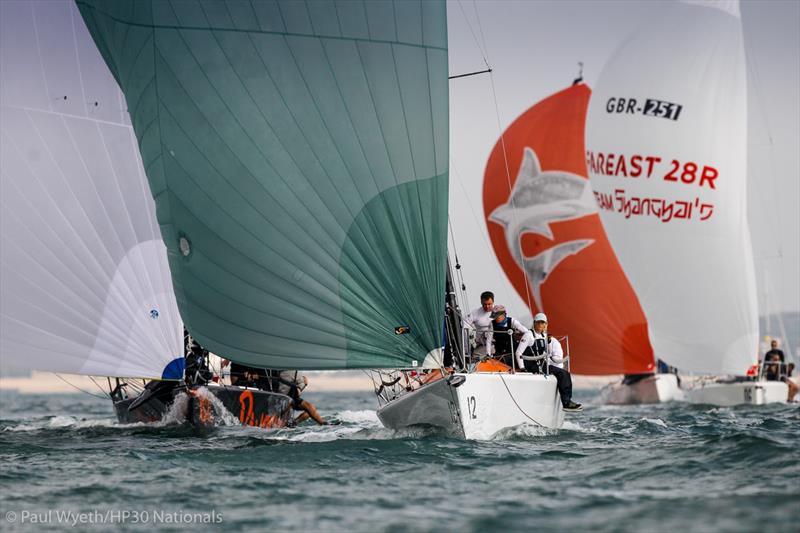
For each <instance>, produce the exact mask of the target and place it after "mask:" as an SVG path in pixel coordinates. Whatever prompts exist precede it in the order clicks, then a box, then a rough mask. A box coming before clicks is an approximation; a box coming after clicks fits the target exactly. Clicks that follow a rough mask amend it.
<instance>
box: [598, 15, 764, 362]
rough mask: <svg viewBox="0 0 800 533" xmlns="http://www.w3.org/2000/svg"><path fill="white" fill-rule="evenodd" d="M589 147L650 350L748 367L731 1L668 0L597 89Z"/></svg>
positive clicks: (753, 305)
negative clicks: (643, 319)
mask: <svg viewBox="0 0 800 533" xmlns="http://www.w3.org/2000/svg"><path fill="white" fill-rule="evenodd" d="M586 150H587V153H586V158H587V166H588V169H589V174H590V179H591V183H592V187H593V189H594V192H595V197H596V199H597V201H598V205H599V207H600V213H601V217H602V220H603V224H604V226H605V228H606V231H607V232H608V236H609V238H610V240H611V244H612V246H613V248H614V250H615V252H616V254H617V257H618V258H619V260H620V262H621V264H622V266H623V269H624V271H625V273H626V275H627V276H628V278H629V279H630V281H631V283H632V285H633V287H634V290H635V292H636V294H637V296H638V298H639V300H640V303H641V305H642V308H643V310H644V312H645V316H646V318H647V322H648V328H649V336H650V340H651V342H652V345H653V350H654V354H655V356H656V357H657V358H660V359H663V360H664V361H667V362H668V363H669V364H671V365H673V366H677V367H678V368H680V369H682V370H687V371H695V372H708V373H714V374H722V373H730V374H743V373H744V372H745V371H746V369H747V368H748V366H749V365H750V364H751V363H753V362H755V360H756V357H757V350H758V320H757V300H756V289H755V275H754V268H753V255H752V248H751V244H750V231H749V228H748V224H747V198H746V170H747V91H746V70H745V55H744V49H743V42H742V28H741V20H740V19H739V17H738V5H736V4H735V3H731V2H718V3H715V4H702V3H696V2H695V3H669V4H666V5H663V6H662V10H661V11H660V12H659V13H658V15H657V16H653V17H651V19H650V20H649V21H648V22H647V23H646V25H645V26H643V27H642V28H641V29H640V31H639V32H638V33H637V34H636V35H634V36H633V37H632V38H630V39H627V40H626V41H625V43H624V44H623V45H622V46H621V47H620V48H619V49H618V50H617V51H616V53H615V54H614V55H613V57H612V58H611V59H610V61H609V62H608V63H607V65H606V66H605V68H604V70H603V72H602V74H601V76H600V79H599V80H598V83H597V86H596V88H595V90H594V93H593V95H592V99H591V103H590V107H589V113H588V117H587V126H586Z"/></svg>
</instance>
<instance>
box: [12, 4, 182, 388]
mask: <svg viewBox="0 0 800 533" xmlns="http://www.w3.org/2000/svg"><path fill="white" fill-rule="evenodd" d="M0 21H2V23H1V24H2V28H0V30H1V31H0V35H2V42H0V54H1V55H0V68H1V69H2V74H0V79H1V80H2V82H0V83H1V88H0V90H1V91H2V93H1V98H2V110H1V111H0V129H1V130H2V139H1V141H0V142H1V143H2V144H1V145H0V151H1V152H2V158H0V172H1V173H2V193H1V194H0V198H1V201H2V223H1V224H0V233H1V236H2V253H0V261H1V262H2V271H1V272H0V278H1V280H2V281H1V284H2V298H0V308H2V326H0V327H2V350H1V352H2V366H3V368H14V367H16V368H22V369H37V370H47V371H53V372H67V373H76V374H90V375H107V376H119V377H147V378H162V377H163V378H180V377H182V372H181V371H180V369H181V368H182V366H181V363H182V357H181V356H182V350H181V335H180V332H181V325H180V318H179V316H178V308H177V305H176V302H175V297H174V294H173V291H172V282H171V279H170V276H169V269H168V265H167V257H166V249H165V247H164V244H163V242H162V241H161V238H160V235H159V233H158V226H157V223H156V218H155V208H154V204H153V200H152V198H151V196H150V194H149V191H148V190H147V181H146V178H145V176H144V172H143V169H142V167H141V161H140V158H139V153H138V151H137V149H136V138H135V136H134V135H133V130H132V129H131V126H130V123H129V121H128V115H127V112H126V110H125V106H124V103H123V100H122V95H121V93H120V91H119V88H118V87H117V84H116V82H115V81H114V78H113V77H112V76H111V74H110V73H109V71H108V68H107V67H106V65H105V63H104V62H103V59H102V57H101V56H100V54H99V53H98V51H97V49H96V47H95V46H94V43H93V42H92V40H91V37H90V36H89V33H88V32H87V30H86V27H85V26H84V24H83V21H82V20H81V17H80V14H79V13H78V10H77V8H76V7H75V6H74V5H73V4H71V3H67V2H8V1H4V2H2V3H0ZM173 359H177V361H176V362H175V363H173V364H172V365H169V363H170V362H171V361H173Z"/></svg>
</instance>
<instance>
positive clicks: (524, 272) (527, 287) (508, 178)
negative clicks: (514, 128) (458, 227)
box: [489, 72, 533, 311]
mask: <svg viewBox="0 0 800 533" xmlns="http://www.w3.org/2000/svg"><path fill="white" fill-rule="evenodd" d="M489 80H490V83H491V87H492V99H493V101H494V113H495V117H496V118H497V131H498V132H500V146H501V147H502V149H503V164H504V166H505V170H506V182H507V183H508V194H509V198H508V201H509V202H510V203H511V216H512V217H513V218H514V225H515V226H516V225H517V224H518V221H517V206H516V205H515V204H514V195H513V194H512V193H513V187H512V184H511V171H510V170H509V168H508V152H507V150H506V139H505V132H504V131H503V129H502V126H501V124H500V109H499V107H498V104H497V91H496V89H495V86H494V74H492V73H491V72H490V73H489ZM516 244H517V246H518V247H519V256H520V259H524V257H523V254H522V235H520V238H519V239H517V243H516ZM520 270H522V275H523V277H524V279H525V296H526V299H527V301H528V308H529V309H530V310H531V311H533V306H532V305H531V289H530V280H529V279H528V272H527V270H526V269H525V268H524V266H522V268H520Z"/></svg>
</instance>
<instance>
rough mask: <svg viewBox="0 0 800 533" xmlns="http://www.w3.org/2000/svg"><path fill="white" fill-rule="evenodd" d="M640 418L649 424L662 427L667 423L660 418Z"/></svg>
mask: <svg viewBox="0 0 800 533" xmlns="http://www.w3.org/2000/svg"><path fill="white" fill-rule="evenodd" d="M642 420H644V421H645V422H647V423H649V424H653V425H654V426H659V427H662V428H665V427H667V423H666V422H664V421H663V420H661V419H660V418H643V419H642Z"/></svg>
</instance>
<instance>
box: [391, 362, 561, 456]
mask: <svg viewBox="0 0 800 533" xmlns="http://www.w3.org/2000/svg"><path fill="white" fill-rule="evenodd" d="M462 379H463V381H462ZM378 418H379V419H380V421H381V423H382V424H383V425H384V426H386V427H388V428H390V429H402V428H407V427H412V426H428V427H436V428H439V429H442V430H444V431H446V432H448V433H450V434H452V435H454V436H459V437H463V438H467V439H476V440H482V439H489V438H492V437H493V436H494V435H496V434H497V433H498V432H500V431H502V430H504V429H508V428H512V427H515V426H519V425H522V424H531V425H537V426H542V427H545V428H553V429H556V428H560V427H561V426H562V425H563V423H564V411H563V409H562V408H561V400H560V398H559V395H558V390H557V387H556V379H555V376H552V375H551V376H543V375H540V374H527V373H517V374H507V373H499V372H498V373H474V374H454V375H453V376H451V377H450V378H449V379H446V380H439V381H436V382H433V383H430V384H428V385H425V386H423V387H421V388H420V389H418V390H416V391H413V392H410V393H408V394H405V395H403V396H401V397H399V398H397V399H395V400H392V401H390V402H389V403H387V404H386V405H384V406H382V407H381V408H380V409H378Z"/></svg>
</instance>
